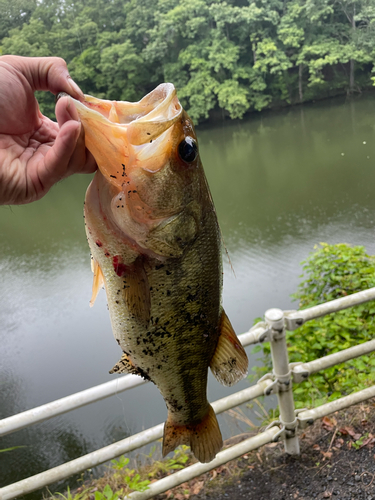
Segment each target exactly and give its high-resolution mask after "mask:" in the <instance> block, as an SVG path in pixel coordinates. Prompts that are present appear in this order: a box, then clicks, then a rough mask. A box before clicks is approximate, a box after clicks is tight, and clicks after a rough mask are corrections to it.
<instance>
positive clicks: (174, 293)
mask: <svg viewBox="0 0 375 500" xmlns="http://www.w3.org/2000/svg"><path fill="white" fill-rule="evenodd" d="M74 103H75V106H76V108H77V111H78V114H79V116H80V119H81V122H82V124H83V126H84V129H85V140H86V145H87V148H88V149H89V150H90V151H91V153H92V154H93V155H94V157H95V159H96V162H97V164H98V167H99V170H98V171H97V173H96V174H95V177H94V179H93V181H92V183H91V184H90V186H89V188H88V190H87V194H86V199H85V209H84V212H85V223H86V232H87V238H88V242H89V245H90V249H91V254H92V264H93V266H92V267H93V271H94V284H93V295H92V299H91V305H92V304H93V303H94V301H95V298H96V295H97V293H98V291H99V289H100V288H101V287H102V285H103V284H104V286H105V289H106V293H107V299H108V306H109V312H110V317H111V324H112V329H113V334H114V336H115V339H116V340H117V342H118V344H119V346H120V347H121V349H122V351H123V355H122V358H121V360H120V361H119V362H118V363H117V364H116V366H115V367H114V368H113V369H112V370H111V373H114V372H116V373H120V372H125V373H133V374H137V375H140V376H141V377H143V378H145V379H147V380H151V381H152V382H153V383H154V384H156V385H157V387H158V388H159V390H160V392H161V394H162V395H163V397H164V400H165V403H166V405H167V408H168V418H167V421H166V423H165V426H164V438H163V455H164V456H165V455H166V454H167V453H169V452H170V451H173V450H174V449H175V448H176V447H177V446H178V445H180V444H187V445H190V447H191V450H192V452H193V453H194V455H195V456H196V458H197V459H198V460H199V461H201V462H208V461H211V460H212V459H213V458H214V457H215V455H216V453H217V452H218V451H219V450H220V449H221V447H222V437H221V433H220V429H219V425H218V422H217V419H216V415H215V413H214V411H213V409H212V407H211V405H210V404H209V402H208V401H207V394H206V390H207V374H208V367H209V366H210V368H211V370H212V372H213V374H214V375H215V377H216V378H217V379H218V380H219V381H220V382H221V383H222V384H224V385H232V384H234V383H236V382H237V381H238V380H240V379H242V378H243V377H244V376H245V375H246V373H247V365H248V361H247V357H246V353H245V351H244V349H243V348H242V346H241V344H240V342H239V340H238V338H237V337H236V334H235V333H234V331H233V328H232V326H231V324H230V321H229V319H228V318H227V316H226V314H225V312H224V310H223V308H222V306H221V289H222V264H221V238H220V231H219V226H218V222H217V218H216V213H215V209H214V205H213V202H212V199H211V195H210V192H209V189H208V185H207V181H206V178H205V175H204V171H203V168H202V164H201V160H200V157H199V151H198V145H197V138H196V134H195V131H194V127H193V124H192V122H191V120H190V118H189V116H188V115H187V113H186V112H185V111H184V110H183V108H182V107H181V104H180V102H179V100H178V98H177V95H176V90H175V88H174V86H173V85H172V84H170V83H166V84H162V85H159V86H158V87H157V88H156V89H155V90H154V91H152V92H151V93H150V94H148V95H146V96H145V97H144V98H143V99H142V100H141V101H139V102H136V103H131V102H116V101H113V102H112V101H106V100H100V99H96V98H94V97H91V96H85V101H84V102H82V103H81V102H78V101H75V100H74Z"/></svg>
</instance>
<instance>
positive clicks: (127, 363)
mask: <svg viewBox="0 0 375 500" xmlns="http://www.w3.org/2000/svg"><path fill="white" fill-rule="evenodd" d="M109 373H110V374H112V373H130V374H132V375H139V376H140V377H142V378H144V379H145V380H151V379H150V377H149V376H148V375H147V373H146V372H145V371H144V370H142V369H141V368H138V366H135V365H134V363H133V361H132V360H131V359H130V358H129V356H128V355H127V354H126V353H125V352H124V353H123V355H122V356H121V359H120V361H118V362H117V363H116V364H115V366H114V367H113V368H112V370H110V372H109Z"/></svg>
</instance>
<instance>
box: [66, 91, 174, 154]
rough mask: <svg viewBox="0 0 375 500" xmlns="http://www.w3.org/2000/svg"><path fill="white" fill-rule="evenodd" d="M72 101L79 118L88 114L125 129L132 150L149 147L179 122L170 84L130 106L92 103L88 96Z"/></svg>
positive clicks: (92, 100) (123, 102)
mask: <svg viewBox="0 0 375 500" xmlns="http://www.w3.org/2000/svg"><path fill="white" fill-rule="evenodd" d="M63 95H67V94H64V93H60V94H58V96H57V99H59V98H60V97H62V96H63ZM72 99H73V101H74V103H75V105H76V108H77V111H78V113H79V114H81V115H82V117H83V115H84V114H86V116H87V115H88V113H90V115H91V117H92V118H94V119H96V120H98V121H101V122H103V123H105V124H107V125H109V124H110V125H111V126H115V127H119V128H122V129H125V130H126V135H127V138H128V141H129V143H130V144H132V145H134V146H140V145H143V144H146V143H149V142H150V140H154V139H156V138H157V137H159V136H160V135H161V134H162V133H163V132H165V131H166V130H167V129H168V128H170V127H171V126H172V125H173V124H174V123H175V122H176V121H177V120H179V118H180V116H181V114H182V111H183V110H182V106H181V104H180V102H179V100H178V98H177V95H176V89H175V87H174V85H173V84H171V83H163V84H160V85H159V86H158V87H156V89H154V90H153V91H152V92H150V93H149V94H147V95H146V96H145V97H143V99H141V100H140V101H138V102H134V103H133V102H128V101H109V100H105V99H96V98H95V97H92V96H90V95H85V100H84V101H78V100H77V99H74V98H72ZM101 104H102V106H101ZM111 115H112V119H111Z"/></svg>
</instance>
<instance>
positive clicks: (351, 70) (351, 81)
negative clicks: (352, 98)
mask: <svg viewBox="0 0 375 500" xmlns="http://www.w3.org/2000/svg"><path fill="white" fill-rule="evenodd" d="M354 18H355V5H353V17H352V39H353V42H354V40H355V39H354V32H355V28H356V26H355V19H354ZM354 64H355V61H354V59H350V61H349V92H350V93H351V94H352V93H353V92H354Z"/></svg>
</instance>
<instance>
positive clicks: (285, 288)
mask: <svg viewBox="0 0 375 500" xmlns="http://www.w3.org/2000/svg"><path fill="white" fill-rule="evenodd" d="M374 116H375V95H374V94H368V95H364V96H361V97H360V98H358V99H351V100H346V99H344V98H339V99H334V100H329V101H324V102H320V103H314V104H311V105H308V106H303V107H294V108H290V109H287V110H282V111H278V112H267V113H263V114H257V115H254V116H252V117H250V118H249V119H247V120H243V121H241V122H231V123H228V122H223V123H221V122H220V123H218V124H217V125H216V126H210V127H209V128H201V129H199V130H198V138H199V145H200V153H201V157H202V160H203V165H204V167H205V170H206V174H207V177H208V181H209V184H210V188H211V191H212V195H213V198H214V201H215V205H216V209H217V213H218V218H219V221H220V225H221V229H222V233H223V238H224V241H225V244H226V247H227V249H228V252H229V255H230V259H231V262H232V265H233V269H234V273H233V271H232V270H231V267H230V265H229V262H228V259H227V258H226V256H225V255H224V271H225V275H224V292H223V297H224V298H223V303H224V307H225V310H226V312H227V314H228V316H229V318H230V319H231V321H232V324H233V326H234V328H235V330H236V331H237V332H238V333H242V332H245V331H247V330H248V329H249V328H250V327H251V326H252V324H253V321H254V319H255V318H257V317H259V316H262V315H263V314H264V312H265V310H266V309H268V308H270V307H280V308H283V309H291V308H296V307H297V304H296V303H295V302H293V301H292V299H291V297H290V296H291V294H292V293H294V292H295V291H296V288H297V285H298V282H299V279H300V278H299V276H300V274H301V266H300V262H301V261H302V260H304V259H305V258H306V257H307V256H308V254H309V252H311V251H313V249H314V245H316V244H319V242H323V241H325V242H329V243H342V242H345V243H349V244H353V245H364V246H365V247H366V249H367V251H368V252H369V253H375V234H374V227H375V222H374V217H375V196H374V186H375V168H374V163H375V141H374V138H375V127H374ZM89 180H90V179H89V177H86V176H76V177H74V178H73V179H72V178H71V179H67V180H65V181H64V182H61V183H60V184H59V185H57V186H55V187H54V188H53V189H52V190H51V192H50V193H49V194H48V195H47V196H46V197H45V198H44V199H43V200H41V201H39V202H37V203H34V204H31V205H27V206H21V207H1V208H0V273H1V289H0V345H1V355H0V418H5V417H7V416H10V415H12V414H14V413H18V412H21V411H24V410H26V409H29V408H33V407H35V406H38V405H41V404H44V403H47V402H49V401H53V400H55V399H58V398H61V397H64V396H67V395H69V394H72V393H74V392H77V391H80V390H83V389H86V388H89V387H91V386H94V385H97V384H100V383H103V382H106V381H108V380H113V376H111V375H109V374H108V370H109V369H111V368H112V366H113V365H114V364H115V362H117V361H118V358H119V357H120V352H119V348H118V346H117V343H116V342H115V340H114V338H113V336H112V333H111V327H110V322H109V315H108V311H107V307H106V297H105V293H104V291H101V292H100V294H99V297H98V299H97V301H96V303H95V306H94V307H93V308H92V309H90V307H89V300H90V296H91V283H92V273H91V269H90V256H89V250H88V246H87V242H86V238H85V234H84V227H83V218H82V206H83V199H84V194H85V190H86V188H87V185H88V183H89ZM250 352H251V349H248V353H249V354H250ZM249 357H250V365H253V364H254V363H255V362H256V361H255V360H256V358H257V356H256V355H251V354H250V356H249ZM247 386H248V381H246V380H245V381H242V382H241V383H240V384H238V385H237V386H235V387H234V388H231V389H228V388H225V387H222V386H221V385H220V384H219V383H218V382H216V381H215V380H214V379H213V378H212V377H211V378H210V381H209V399H210V400H211V401H212V400H215V399H217V398H220V397H224V396H225V395H228V394H230V393H232V392H234V391H237V390H239V389H241V388H244V387H247ZM247 415H248V418H251V419H252V421H254V422H256V415H255V414H253V413H247ZM165 417H166V409H165V405H164V402H163V400H162V397H161V396H160V394H159V392H158V390H157V388H156V387H154V386H153V385H151V384H146V385H144V386H142V387H140V388H137V389H133V390H130V391H127V392H125V393H120V394H117V395H115V396H113V397H111V398H108V399H105V400H103V401H100V402H98V403H95V404H93V405H90V406H87V407H84V408H81V409H78V410H75V411H73V412H71V413H69V414H67V415H62V416H60V417H57V418H54V419H51V420H49V421H46V422H44V423H41V424H38V425H36V426H33V427H31V428H29V429H24V430H22V431H19V432H16V433H14V434H11V435H9V436H5V437H4V438H2V439H0V450H1V449H4V448H8V447H13V446H23V448H19V449H15V450H13V451H11V452H7V453H0V486H5V485H6V484H9V483H11V482H14V481H17V480H20V479H23V478H25V477H27V476H29V475H32V474H36V473H38V472H41V471H42V470H45V469H47V468H50V467H53V466H56V465H58V464H60V463H62V462H64V461H67V460H71V459H73V458H75V457H78V456H80V455H82V454H85V453H88V452H90V451H93V450H95V449H97V448H99V447H101V446H105V445H107V444H110V443H112V442H114V441H116V440H119V439H122V438H124V437H125V436H127V435H130V434H133V433H135V432H138V431H140V430H142V429H146V428H148V427H150V426H153V425H156V424H158V423H160V422H162V421H164V420H165ZM220 424H221V426H222V428H223V434H224V438H228V437H230V436H231V435H234V434H238V433H240V432H243V431H246V430H248V426H247V425H246V424H241V423H240V422H239V421H238V420H236V419H233V418H229V417H227V416H221V417H220ZM74 481H75V480H71V481H70V484H71V485H74V484H75V483H74ZM66 484H67V483H64V484H59V485H53V486H52V487H51V490H52V491H56V490H57V489H60V491H62V488H63V486H64V485H66ZM40 496H41V494H40V492H39V493H38V492H37V493H35V494H32V495H29V496H28V498H30V499H31V498H40Z"/></svg>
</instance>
